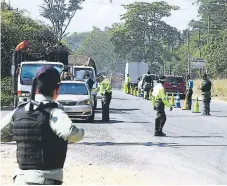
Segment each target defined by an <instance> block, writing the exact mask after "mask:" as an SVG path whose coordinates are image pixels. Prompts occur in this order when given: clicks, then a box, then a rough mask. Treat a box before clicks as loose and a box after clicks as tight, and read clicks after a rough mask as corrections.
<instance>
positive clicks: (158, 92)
mask: <svg viewBox="0 0 227 186" xmlns="http://www.w3.org/2000/svg"><path fill="white" fill-rule="evenodd" d="M152 96H153V97H154V98H155V100H156V101H157V100H160V99H161V100H162V102H163V103H164V104H165V105H166V106H167V107H169V108H170V107H171V104H170V103H169V101H168V100H167V99H166V93H165V89H164V87H163V86H162V84H161V83H158V84H157V85H156V86H155V87H154V90H153V92H152Z"/></svg>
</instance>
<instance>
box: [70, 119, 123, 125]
mask: <svg viewBox="0 0 227 186" xmlns="http://www.w3.org/2000/svg"><path fill="white" fill-rule="evenodd" d="M72 121H73V123H83V124H90V125H95V124H101V125H111V124H116V123H124V121H119V120H113V119H111V120H110V121H109V122H103V121H102V120H94V121H93V122H92V123H91V122H87V121H86V120H78V119H72Z"/></svg>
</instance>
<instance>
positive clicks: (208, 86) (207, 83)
mask: <svg viewBox="0 0 227 186" xmlns="http://www.w3.org/2000/svg"><path fill="white" fill-rule="evenodd" d="M210 91H211V82H210V81H209V80H204V82H203V86H202V92H210Z"/></svg>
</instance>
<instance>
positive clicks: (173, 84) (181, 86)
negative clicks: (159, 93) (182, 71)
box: [164, 76, 186, 99]
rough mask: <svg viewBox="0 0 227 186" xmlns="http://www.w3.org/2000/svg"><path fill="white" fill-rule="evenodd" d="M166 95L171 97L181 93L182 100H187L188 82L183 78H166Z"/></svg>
mask: <svg viewBox="0 0 227 186" xmlns="http://www.w3.org/2000/svg"><path fill="white" fill-rule="evenodd" d="M164 88H165V91H166V93H167V94H168V95H169V94H170V95H172V94H173V95H174V96H175V95H176V94H177V92H179V94H180V97H182V99H184V98H185V93H186V82H185V81H184V78H183V77H182V76H166V82H165V83H164Z"/></svg>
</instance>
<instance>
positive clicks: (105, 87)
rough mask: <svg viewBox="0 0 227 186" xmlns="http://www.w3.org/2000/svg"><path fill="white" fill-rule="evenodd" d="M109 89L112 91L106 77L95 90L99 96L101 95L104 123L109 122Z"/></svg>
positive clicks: (110, 97)
mask: <svg viewBox="0 0 227 186" xmlns="http://www.w3.org/2000/svg"><path fill="white" fill-rule="evenodd" d="M101 77H104V76H100V77H99V78H101ZM99 78H98V79H99ZM111 89H112V86H111V82H110V80H109V79H107V78H106V77H104V79H103V80H102V81H101V82H100V83H99V86H98V88H97V91H99V92H100V94H101V95H102V121H105V122H109V120H110V114H109V110H110V108H109V106H110V101H111V99H112V91H111Z"/></svg>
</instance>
